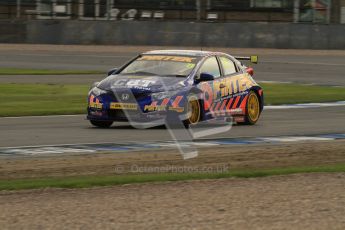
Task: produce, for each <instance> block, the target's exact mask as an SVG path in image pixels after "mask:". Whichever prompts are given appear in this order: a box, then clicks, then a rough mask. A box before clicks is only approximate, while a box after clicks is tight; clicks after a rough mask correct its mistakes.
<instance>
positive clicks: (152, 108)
mask: <svg viewBox="0 0 345 230" xmlns="http://www.w3.org/2000/svg"><path fill="white" fill-rule="evenodd" d="M165 110H166V106H165V105H145V107H144V111H148V112H152V111H165Z"/></svg>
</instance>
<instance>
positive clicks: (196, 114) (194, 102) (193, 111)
mask: <svg viewBox="0 0 345 230" xmlns="http://www.w3.org/2000/svg"><path fill="white" fill-rule="evenodd" d="M187 112H188V123H189V124H196V123H198V122H199V120H200V104H199V101H198V99H197V98H195V97H190V98H188V110H187Z"/></svg>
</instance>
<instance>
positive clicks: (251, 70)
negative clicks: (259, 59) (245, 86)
mask: <svg viewBox="0 0 345 230" xmlns="http://www.w3.org/2000/svg"><path fill="white" fill-rule="evenodd" d="M246 71H247V73H249V74H250V76H253V75H254V69H253V68H252V67H248V68H247V69H246Z"/></svg>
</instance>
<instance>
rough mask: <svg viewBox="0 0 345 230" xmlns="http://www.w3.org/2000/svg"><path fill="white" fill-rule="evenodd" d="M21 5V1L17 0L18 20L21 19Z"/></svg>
mask: <svg viewBox="0 0 345 230" xmlns="http://www.w3.org/2000/svg"><path fill="white" fill-rule="evenodd" d="M20 5H21V2H20V0H17V18H18V19H19V18H20V10H21V9H20V8H21V7H20Z"/></svg>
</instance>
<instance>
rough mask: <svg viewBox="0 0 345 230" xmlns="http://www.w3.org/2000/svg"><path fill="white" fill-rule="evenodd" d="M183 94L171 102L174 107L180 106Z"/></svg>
mask: <svg viewBox="0 0 345 230" xmlns="http://www.w3.org/2000/svg"><path fill="white" fill-rule="evenodd" d="M182 98H183V96H177V97H176V98H175V100H174V102H173V103H172V104H171V105H172V107H173V108H176V107H178V105H179V104H180V101H181V100H182Z"/></svg>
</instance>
